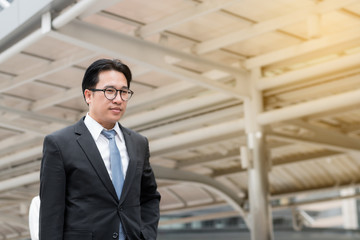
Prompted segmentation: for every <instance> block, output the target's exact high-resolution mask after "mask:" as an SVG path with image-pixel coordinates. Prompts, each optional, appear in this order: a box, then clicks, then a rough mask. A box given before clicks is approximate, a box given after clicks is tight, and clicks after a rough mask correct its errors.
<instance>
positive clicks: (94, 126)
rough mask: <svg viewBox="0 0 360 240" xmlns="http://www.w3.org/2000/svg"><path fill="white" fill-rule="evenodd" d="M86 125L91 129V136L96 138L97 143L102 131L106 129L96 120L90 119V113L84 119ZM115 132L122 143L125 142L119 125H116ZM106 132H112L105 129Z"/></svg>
mask: <svg viewBox="0 0 360 240" xmlns="http://www.w3.org/2000/svg"><path fill="white" fill-rule="evenodd" d="M84 123H85V125H86V127H87V128H88V129H89V131H90V133H91V136H92V137H93V138H94V140H95V141H97V139H98V138H99V136H100V134H101V131H102V130H104V129H105V128H104V127H103V126H101V124H100V123H98V122H97V121H96V120H95V119H93V118H92V117H90V115H89V113H87V114H86V117H85V119H84ZM113 129H114V130H115V132H116V133H117V135H118V136H119V138H120V141H122V142H123V139H124V136H123V134H122V132H121V129H120V127H119V124H118V123H116V124H115V126H114V128H113ZM105 130H110V129H105Z"/></svg>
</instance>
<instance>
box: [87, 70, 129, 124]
mask: <svg viewBox="0 0 360 240" xmlns="http://www.w3.org/2000/svg"><path fill="white" fill-rule="evenodd" d="M107 87H114V88H116V89H121V88H127V87H128V86H127V81H126V78H125V76H124V74H122V73H121V72H118V71H114V70H109V71H103V72H100V73H99V82H98V83H97V84H96V86H95V87H94V88H96V89H105V88H107ZM85 99H86V102H87V103H88V104H89V115H90V116H91V117H92V118H93V119H94V120H96V121H97V122H98V123H100V124H101V125H102V126H103V127H104V128H106V129H111V128H113V127H114V126H115V123H116V122H118V121H119V120H120V118H121V117H122V115H123V114H124V113H125V110H126V105H127V102H126V101H123V100H122V99H121V97H120V92H118V93H117V96H116V98H114V99H113V100H109V99H107V98H106V97H105V96H104V92H100V91H99V92H91V91H89V90H88V89H86V90H85Z"/></svg>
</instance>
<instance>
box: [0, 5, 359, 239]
mask: <svg viewBox="0 0 360 240" xmlns="http://www.w3.org/2000/svg"><path fill="white" fill-rule="evenodd" d="M3 1H5V0H3ZM3 1H0V5H1V4H4V3H2V2H3ZM8 2H10V1H8ZM5 5H6V6H5ZM0 23H1V29H0V223H1V224H0V239H16V238H19V237H25V236H28V222H27V209H28V205H29V203H30V201H31V199H32V197H33V196H35V195H36V194H38V184H39V167H40V160H41V150H42V139H43V137H44V136H45V135H46V134H48V133H50V132H53V131H55V130H57V129H59V128H62V127H64V126H67V125H70V124H72V123H74V122H76V121H77V120H78V119H79V118H80V117H81V116H83V115H84V114H86V111H87V110H86V109H87V106H86V104H85V102H84V100H83V97H82V93H81V88H80V85H81V79H82V75H83V73H84V70H85V69H86V67H87V66H88V65H89V64H90V63H91V62H92V61H94V60H95V59H97V58H100V57H109V58H120V59H121V60H123V61H124V62H125V63H127V64H128V65H129V66H130V68H131V69H132V71H133V75H134V78H133V79H134V80H133V82H132V85H131V89H132V90H134V92H135V95H134V97H133V98H132V99H131V101H130V102H129V104H128V109H127V113H126V114H125V116H124V118H123V119H122V120H121V123H122V124H123V125H124V126H127V127H130V128H133V129H134V130H137V131H139V132H140V133H142V134H143V135H145V136H147V137H148V138H149V140H150V148H151V162H152V165H153V168H154V170H155V173H156V177H157V178H158V184H159V191H160V192H161V195H162V201H161V213H162V215H163V216H166V215H167V214H169V213H172V212H181V211H183V212H185V211H190V210H194V209H204V208H205V209H206V208H209V209H210V208H213V207H214V206H220V205H229V206H231V207H232V211H230V212H229V211H227V212H218V213H217V214H208V215H206V214H205V215H198V216H195V217H194V216H193V217H189V218H179V219H175V220H174V219H172V220H171V221H170V220H167V219H163V220H162V221H160V225H165V224H170V223H184V222H190V221H199V220H206V219H213V218H223V217H227V216H236V215H237V216H239V215H240V216H241V217H242V218H243V219H244V221H245V222H246V224H247V226H248V227H249V229H250V231H251V236H252V239H253V240H255V239H256V240H270V239H273V229H272V224H271V213H272V211H273V210H275V209H278V208H294V207H296V206H298V205H302V204H305V203H308V202H314V201H313V200H310V199H311V194H312V193H316V192H318V191H324V192H326V191H333V190H334V189H335V190H341V189H345V188H349V187H352V188H357V187H358V184H359V183H360V174H359V167H360V142H359V137H360V110H359V107H358V106H359V103H360V2H359V1H358V0H342V1H338V0H324V1H316V0H287V1H282V0H273V1H267V0H152V1H145V0H102V1H96V0H81V1H75V0H66V1H61V0H52V1H51V0H39V1H21V0H14V1H12V2H11V4H10V3H9V4H8V5H7V4H4V5H3V6H2V10H1V11H0ZM300 194H302V195H304V194H307V195H306V196H310V197H309V198H308V199H306V198H305V199H303V200H302V201H298V200H297V198H296V196H298V195H300ZM356 197H358V195H356V193H353V194H350V195H346V196H342V195H340V194H339V196H338V197H332V198H331V199H328V198H323V199H317V201H319V202H321V201H331V200H334V199H344V198H356ZM255 222H256V224H255Z"/></svg>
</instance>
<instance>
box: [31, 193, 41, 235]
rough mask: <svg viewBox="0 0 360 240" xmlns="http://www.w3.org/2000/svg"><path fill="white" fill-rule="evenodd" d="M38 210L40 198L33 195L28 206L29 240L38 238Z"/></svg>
mask: <svg viewBox="0 0 360 240" xmlns="http://www.w3.org/2000/svg"><path fill="white" fill-rule="evenodd" d="M39 211H40V198H39V196H35V197H34V198H33V199H32V200H31V204H30V208H29V229H30V236H31V240H38V239H39Z"/></svg>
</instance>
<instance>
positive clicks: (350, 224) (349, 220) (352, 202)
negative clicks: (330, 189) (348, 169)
mask: <svg viewBox="0 0 360 240" xmlns="http://www.w3.org/2000/svg"><path fill="white" fill-rule="evenodd" d="M340 194H341V196H347V195H354V194H355V189H353V188H349V189H343V190H341V192H340ZM341 202H342V204H341V211H342V217H343V223H344V228H345V229H358V228H359V224H358V214H357V206H356V198H349V199H344V200H341Z"/></svg>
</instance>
